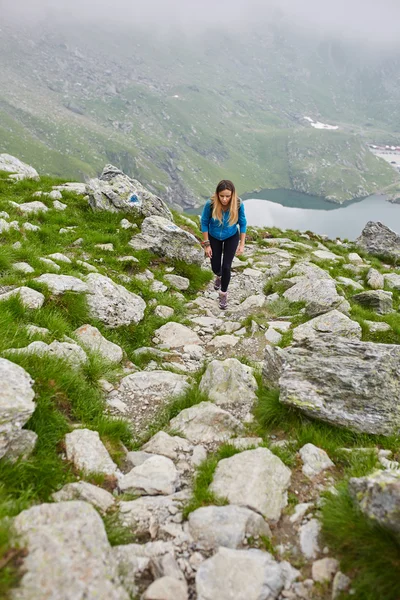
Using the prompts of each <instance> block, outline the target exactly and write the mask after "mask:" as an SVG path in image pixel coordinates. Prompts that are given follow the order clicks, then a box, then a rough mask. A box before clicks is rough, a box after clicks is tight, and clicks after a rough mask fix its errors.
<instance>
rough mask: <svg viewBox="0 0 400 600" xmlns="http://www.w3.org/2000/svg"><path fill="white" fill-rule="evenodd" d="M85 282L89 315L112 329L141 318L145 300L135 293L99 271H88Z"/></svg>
mask: <svg viewBox="0 0 400 600" xmlns="http://www.w3.org/2000/svg"><path fill="white" fill-rule="evenodd" d="M55 277H56V276H55ZM59 277H61V276H59ZM86 282H87V287H88V291H89V293H88V295H87V303H88V306H89V309H90V312H91V315H92V316H93V317H95V318H96V319H99V320H100V321H101V322H102V323H104V324H105V325H106V326H107V327H110V328H111V329H113V328H116V327H120V326H121V325H130V324H131V323H139V321H141V320H142V319H143V316H144V311H145V308H146V302H145V301H144V300H143V298H141V297H140V296H138V295H137V294H134V293H133V292H129V291H128V290H127V289H126V288H125V287H124V286H123V285H119V284H118V283H114V281H112V279H110V278H109V277H105V276H104V275H100V274H99V273H90V274H89V275H88V276H87V277H86Z"/></svg>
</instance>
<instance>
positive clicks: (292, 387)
mask: <svg viewBox="0 0 400 600" xmlns="http://www.w3.org/2000/svg"><path fill="white" fill-rule="evenodd" d="M399 376H400V346H396V345H393V344H375V343H372V342H361V341H357V340H346V339H345V338H341V337H336V336H328V335H321V336H319V337H317V338H314V339H313V340H304V342H303V343H302V344H301V345H297V346H293V347H290V348H288V349H287V351H286V358H285V363H284V368H283V373H282V376H281V378H280V380H279V385H280V390H281V393H280V400H281V402H284V403H285V404H289V405H291V406H294V407H296V408H298V409H300V410H301V411H303V412H305V413H306V414H307V415H309V416H311V417H314V418H316V419H321V420H323V421H327V422H329V423H333V424H334V425H343V426H345V427H349V428H350V429H354V430H357V431H362V432H366V433H372V434H384V435H391V434H396V433H398V432H399V429H400V403H399V397H400V377H399Z"/></svg>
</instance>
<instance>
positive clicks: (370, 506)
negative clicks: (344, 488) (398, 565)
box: [349, 471, 400, 535]
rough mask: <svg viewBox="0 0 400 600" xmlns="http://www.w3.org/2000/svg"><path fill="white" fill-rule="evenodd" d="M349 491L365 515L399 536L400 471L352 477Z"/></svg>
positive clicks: (377, 472)
mask: <svg viewBox="0 0 400 600" xmlns="http://www.w3.org/2000/svg"><path fill="white" fill-rule="evenodd" d="M349 490H350V493H351V494H352V496H353V498H354V500H355V501H356V502H357V504H358V506H359V507H360V509H361V510H362V512H363V513H364V514H365V515H367V516H368V517H369V518H370V519H372V520H373V521H375V522H377V523H379V524H380V525H383V526H385V527H387V528H388V529H391V530H392V531H394V532H395V533H396V534H397V535H400V471H376V472H375V473H373V474H372V475H367V476H366V477H354V478H352V479H350V482H349Z"/></svg>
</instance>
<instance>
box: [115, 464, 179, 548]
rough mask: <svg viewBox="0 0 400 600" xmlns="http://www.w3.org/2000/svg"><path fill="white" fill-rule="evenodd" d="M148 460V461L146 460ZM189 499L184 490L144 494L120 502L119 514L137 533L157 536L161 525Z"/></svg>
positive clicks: (123, 522)
mask: <svg viewBox="0 0 400 600" xmlns="http://www.w3.org/2000/svg"><path fill="white" fill-rule="evenodd" d="M146 462H147V461H146ZM187 500H188V496H187V495H183V494H182V492H179V493H177V494H173V495H172V496H142V497H141V498H138V499H137V500H131V501H129V502H120V505H119V516H120V519H121V522H122V524H123V525H125V526H126V527H132V528H133V529H134V531H135V533H136V534H137V535H139V536H140V535H146V534H149V533H150V535H151V537H152V538H154V537H156V535H157V533H158V529H159V527H160V526H161V525H163V524H164V523H166V522H167V521H168V520H169V519H171V515H173V514H176V513H177V512H178V511H179V510H180V509H181V508H182V504H183V502H185V501H187Z"/></svg>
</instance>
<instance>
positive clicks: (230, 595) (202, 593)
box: [196, 547, 287, 600]
mask: <svg viewBox="0 0 400 600" xmlns="http://www.w3.org/2000/svg"><path fill="white" fill-rule="evenodd" d="M286 577H287V575H286V572H285V569H284V568H283V563H281V564H279V563H278V562H276V561H275V560H274V559H273V558H272V556H271V554H269V553H268V552H262V551H261V550H233V549H230V548H223V547H221V548H219V550H218V552H217V553H216V554H215V555H214V556H212V557H211V558H209V559H207V560H205V561H204V562H203V563H202V564H201V565H200V567H199V569H198V571H197V574H196V590H197V600H274V599H275V598H277V597H278V596H279V593H280V592H281V590H282V589H283V587H284V585H285V583H286Z"/></svg>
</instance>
